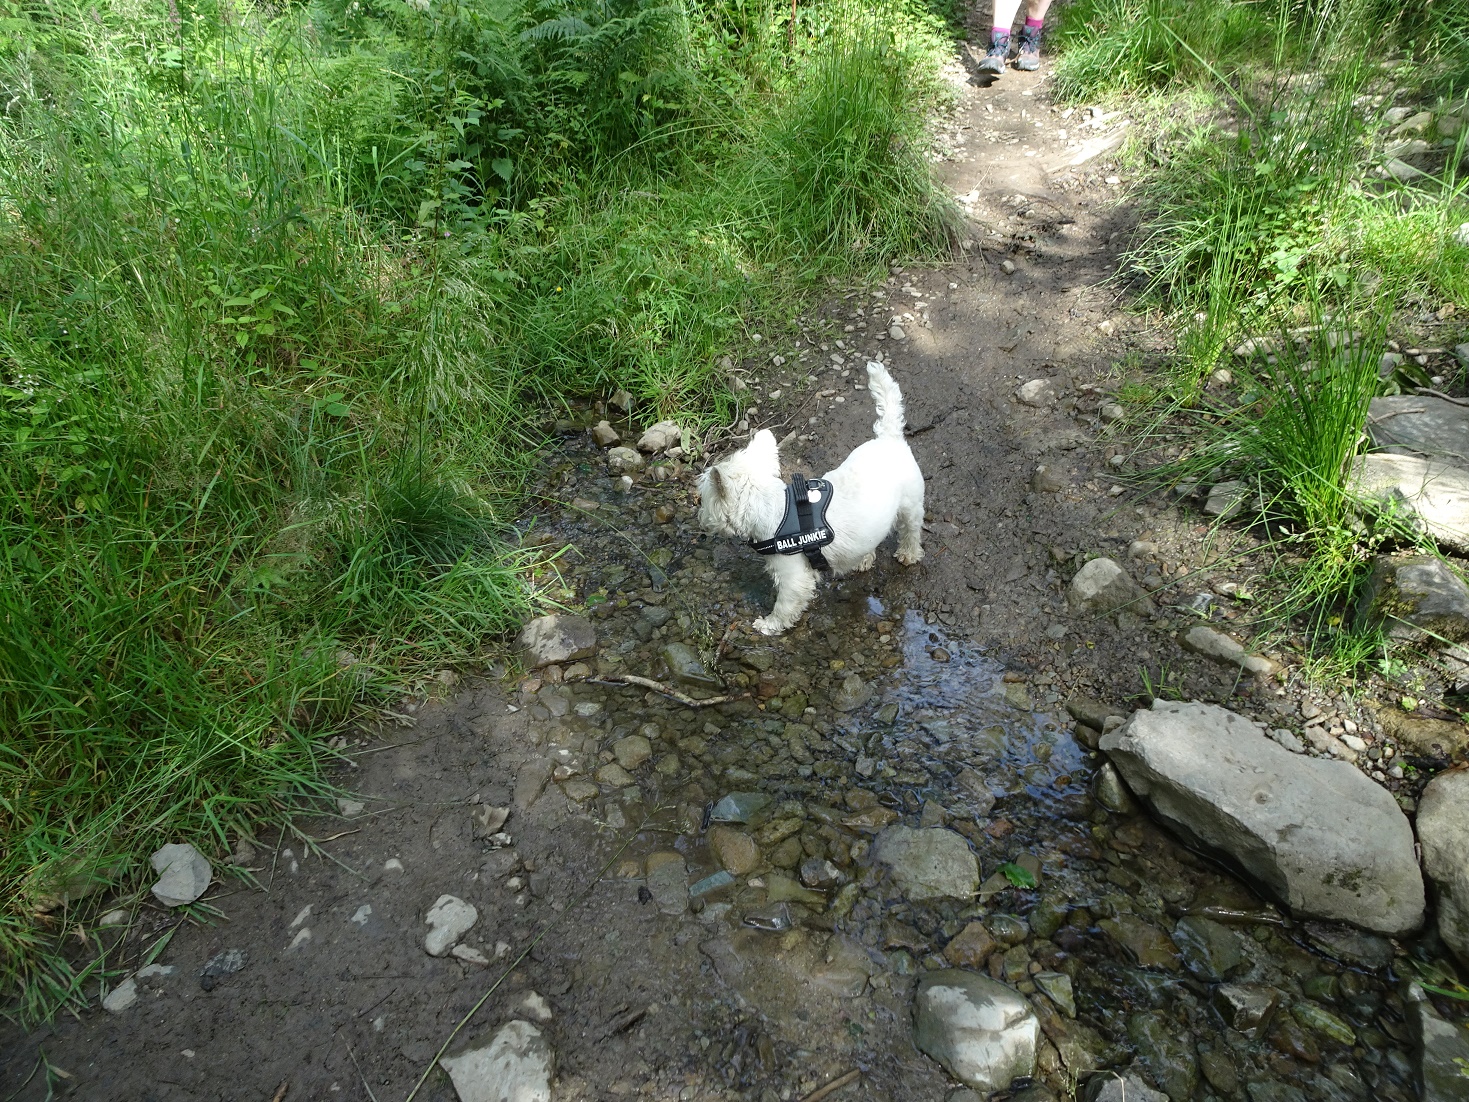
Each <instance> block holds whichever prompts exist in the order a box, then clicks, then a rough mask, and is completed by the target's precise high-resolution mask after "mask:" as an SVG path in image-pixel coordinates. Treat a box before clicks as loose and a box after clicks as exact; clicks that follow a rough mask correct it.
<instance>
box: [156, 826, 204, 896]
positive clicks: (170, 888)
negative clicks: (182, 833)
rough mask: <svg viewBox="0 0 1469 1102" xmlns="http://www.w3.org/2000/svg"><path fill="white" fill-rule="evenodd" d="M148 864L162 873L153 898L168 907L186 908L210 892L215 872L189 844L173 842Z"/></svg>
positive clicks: (162, 848)
mask: <svg viewBox="0 0 1469 1102" xmlns="http://www.w3.org/2000/svg"><path fill="white" fill-rule="evenodd" d="M148 863H149V864H150V865H152V866H153V871H154V872H156V873H159V874H160V875H159V877H158V883H156V884H154V885H153V897H154V898H155V899H157V900H158V902H160V903H162V904H163V905H164V906H165V907H182V906H184V905H185V904H188V903H192V902H194V900H196V899H198V898H199V897H200V896H201V895H203V894H204V892H205V891H206V890H207V889H208V888H209V882H210V881H211V880H212V879H213V878H214V870H213V869H211V868H210V867H209V861H208V859H207V858H206V857H205V856H204V855H203V854H202V853H200V852H199V851H198V850H197V849H195V848H194V847H193V846H191V845H190V844H189V843H188V842H170V843H169V844H168V845H166V846H162V847H160V848H159V849H158V850H157V851H156V852H155V853H154V854H153V856H152V857H150V858H148Z"/></svg>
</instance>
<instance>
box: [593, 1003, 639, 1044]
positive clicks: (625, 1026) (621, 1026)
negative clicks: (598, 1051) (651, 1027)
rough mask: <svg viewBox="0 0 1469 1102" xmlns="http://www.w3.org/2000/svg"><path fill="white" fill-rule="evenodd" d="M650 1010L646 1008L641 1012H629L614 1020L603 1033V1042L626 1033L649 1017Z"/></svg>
mask: <svg viewBox="0 0 1469 1102" xmlns="http://www.w3.org/2000/svg"><path fill="white" fill-rule="evenodd" d="M647 1014H648V1008H647V1007H646V1006H645V1007H643V1008H642V1009H640V1010H629V1011H628V1012H627V1013H626V1014H622V1015H619V1016H618V1017H616V1018H613V1019H612V1021H611V1022H610V1023H609V1024H608V1026H607V1028H606V1029H605V1030H604V1031H603V1032H602V1040H604V1041H605V1040H607V1038H608V1037H615V1036H617V1034H619V1033H623V1032H626V1031H627V1030H629V1029H631V1028H632V1027H633V1026H635V1025H637V1024H638V1023H639V1022H640V1021H642V1020H643V1019H644V1018H645V1017H647Z"/></svg>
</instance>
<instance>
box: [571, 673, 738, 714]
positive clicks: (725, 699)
mask: <svg viewBox="0 0 1469 1102" xmlns="http://www.w3.org/2000/svg"><path fill="white" fill-rule="evenodd" d="M580 680H582V681H585V682H588V683H590V684H592V685H636V686H638V687H639V688H641V689H652V690H653V691H654V692H655V693H661V694H663V695H664V696H666V697H668V698H670V699H671V700H676V701H678V702H679V703H680V704H683V705H686V706H688V707H690V708H707V707H709V706H710V705H711V704H728V703H729V702H730V701H731V700H740V699H743V698H744V697H746V696H749V695H750V694H749V693H740V694H739V695H738V696H730V695H725V696H711V697H709V698H708V699H707V700H695V699H694V698H693V697H691V696H688V695H686V694H685V693H681V692H679V691H678V690H677V689H675V688H673V687H671V686H669V685H665V684H663V682H661V681H654V680H653V679H652V678H651V677H638V676H637V675H635V674H630V673H624V674H616V675H614V676H612V677H583V678H581V679H580Z"/></svg>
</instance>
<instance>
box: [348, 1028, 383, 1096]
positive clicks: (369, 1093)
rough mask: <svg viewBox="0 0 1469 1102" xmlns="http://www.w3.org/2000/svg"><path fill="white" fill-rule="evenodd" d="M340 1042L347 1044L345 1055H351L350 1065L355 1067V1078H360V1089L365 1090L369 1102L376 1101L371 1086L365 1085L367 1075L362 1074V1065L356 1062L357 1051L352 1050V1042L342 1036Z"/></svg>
mask: <svg viewBox="0 0 1469 1102" xmlns="http://www.w3.org/2000/svg"><path fill="white" fill-rule="evenodd" d="M342 1043H343V1044H344V1045H346V1046H347V1055H348V1056H350V1057H352V1066H353V1067H354V1068H356V1069H357V1078H358V1079H361V1080H362V1089H363V1090H365V1091H366V1092H367V1097H368V1098H369V1099H370V1100H371V1102H377V1095H375V1094H373V1093H372V1088H371V1087H370V1086H368V1085H367V1076H365V1075H363V1074H362V1065H361V1064H359V1063H358V1062H357V1053H355V1052H353V1051H352V1042H351V1041H349V1040H347V1038H345V1037H343V1038H342Z"/></svg>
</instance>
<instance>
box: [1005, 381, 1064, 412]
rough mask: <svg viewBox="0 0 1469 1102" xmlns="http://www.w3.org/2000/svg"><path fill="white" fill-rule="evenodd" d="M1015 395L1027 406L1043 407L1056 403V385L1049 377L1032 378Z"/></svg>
mask: <svg viewBox="0 0 1469 1102" xmlns="http://www.w3.org/2000/svg"><path fill="white" fill-rule="evenodd" d="M1015 397H1017V398H1019V399H1020V401H1021V402H1022V403H1024V404H1025V405H1027V406H1034V407H1035V408H1037V409H1043V408H1045V407H1046V406H1050V405H1055V403H1056V386H1055V384H1054V383H1052V382H1051V381H1050V380H1049V379H1032V380H1030V382H1028V383H1025V384H1023V385H1022V386H1021V387H1020V389H1019V390H1017V391H1016V392H1015Z"/></svg>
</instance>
